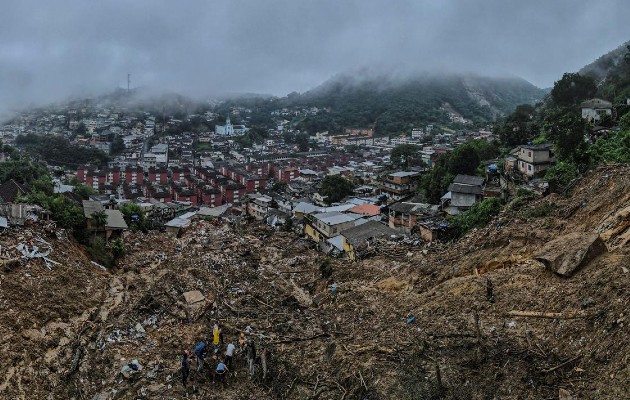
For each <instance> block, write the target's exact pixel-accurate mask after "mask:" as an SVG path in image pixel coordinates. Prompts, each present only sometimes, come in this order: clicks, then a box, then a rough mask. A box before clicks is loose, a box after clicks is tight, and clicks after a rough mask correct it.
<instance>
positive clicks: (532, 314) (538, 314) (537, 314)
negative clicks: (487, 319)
mask: <svg viewBox="0 0 630 400" xmlns="http://www.w3.org/2000/svg"><path fill="white" fill-rule="evenodd" d="M508 315H510V316H512V317H525V318H549V319H574V318H579V317H581V316H582V314H581V313H579V312H578V311H569V312H566V313H557V312H542V311H518V310H512V311H509V312H508Z"/></svg>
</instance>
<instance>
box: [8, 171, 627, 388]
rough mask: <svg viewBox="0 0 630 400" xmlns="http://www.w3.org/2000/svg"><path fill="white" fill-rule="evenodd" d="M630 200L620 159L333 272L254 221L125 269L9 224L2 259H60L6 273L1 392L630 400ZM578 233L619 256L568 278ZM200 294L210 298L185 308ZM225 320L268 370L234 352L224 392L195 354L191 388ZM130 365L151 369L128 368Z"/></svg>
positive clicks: (338, 265) (195, 235)
mask: <svg viewBox="0 0 630 400" xmlns="http://www.w3.org/2000/svg"><path fill="white" fill-rule="evenodd" d="M629 206H630V169H629V168H628V167H627V166H608V167H604V168H600V169H598V170H597V171H594V172H593V173H591V174H589V175H588V176H587V177H586V178H584V179H583V180H582V182H580V183H579V185H578V186H577V187H576V189H575V190H574V193H573V194H572V196H571V197H569V198H563V197H561V196H557V195H552V196H547V197H546V198H543V199H540V200H536V201H533V202H532V203H530V204H528V205H527V206H524V207H522V208H521V209H518V210H514V209H512V210H508V211H505V212H503V213H502V214H501V215H499V216H498V217H497V218H496V219H495V220H494V221H493V222H492V223H491V224H489V225H488V226H487V227H486V228H484V229H479V230H477V231H475V232H472V233H470V234H469V235H468V236H467V237H465V238H464V239H462V240H460V241H459V242H457V243H451V244H420V245H415V246H414V245H411V244H403V243H397V244H388V243H379V244H377V245H376V246H374V247H373V248H372V249H371V251H370V252H367V253H366V254H370V256H369V257H367V258H364V259H362V260H360V261H358V262H350V261H347V260H335V259H331V260H330V262H331V263H332V265H333V275H332V277H331V278H330V279H328V278H322V275H321V272H320V260H321V259H322V258H323V255H322V254H320V253H317V252H316V251H315V250H313V249H311V246H310V245H309V243H308V242H307V241H305V240H303V239H300V238H299V237H298V236H297V235H294V234H289V233H279V232H274V231H272V230H270V229H269V228H266V227H264V226H261V225H257V224H253V225H249V226H244V227H230V226H219V227H217V226H214V225H211V224H209V223H205V222H201V223H197V224H195V225H194V226H193V227H192V228H191V229H190V230H189V231H188V232H187V233H186V234H185V235H184V236H183V237H182V238H180V239H176V238H171V237H167V236H165V235H164V234H163V233H157V232H156V233H151V234H148V235H143V234H136V233H133V234H131V233H130V234H129V235H128V236H127V238H126V243H127V246H128V249H129V252H128V254H127V255H126V256H125V259H124V260H123V261H122V262H121V264H120V265H121V266H120V268H119V269H117V270H115V271H103V270H101V269H100V268H99V267H98V266H95V265H94V264H92V263H91V262H90V260H89V258H88V257H87V255H86V254H85V252H84V250H83V249H82V248H81V247H80V246H79V245H77V244H75V243H74V242H73V241H72V240H71V239H69V238H68V237H67V235H66V234H65V232H63V231H60V230H53V229H47V228H46V226H45V225H44V224H37V225H32V226H29V227H22V228H19V229H18V228H12V229H11V230H9V231H6V232H4V233H3V234H2V236H0V245H1V246H2V247H1V250H0V257H1V258H2V259H4V260H14V259H15V258H16V257H19V256H20V253H18V252H17V250H16V249H15V246H16V245H17V244H18V243H31V244H33V243H36V242H37V241H38V239H42V240H44V241H46V242H48V243H50V245H51V246H52V248H53V252H52V253H51V254H50V256H49V257H50V258H51V259H52V260H54V261H57V262H59V263H60V264H59V265H54V266H52V268H51V269H50V270H49V269H48V268H47V267H46V264H45V263H44V262H43V261H42V260H41V259H26V258H20V259H19V261H17V262H15V261H14V262H11V263H9V262H6V263H2V266H3V267H2V268H0V361H1V362H0V370H1V371H2V373H1V374H0V397H2V398H11V399H57V398H64V399H65V398H67V399H95V398H96V399H110V398H112V399H114V398H115V399H127V398H134V399H135V398H152V399H155V398H157V399H162V398H163V399H171V398H183V397H185V396H186V395H187V396H188V398H198V399H201V398H219V397H220V398H222V399H250V398H255V399H268V398H269V399H284V398H291V399H304V398H312V399H316V398H319V399H333V398H334V399H341V398H344V399H390V398H400V399H418V398H427V399H430V398H460V399H541V398H544V399H551V398H554V399H555V398H558V396H559V393H560V390H561V389H563V390H566V391H567V392H568V393H570V394H571V395H572V396H574V398H602V399H605V398H611V399H612V398H624V397H627V393H628V392H629V391H630V370H629V367H628V358H629V356H630V348H629V345H628V341H627V337H628V327H627V322H626V321H625V319H626V314H627V307H628V304H630V292H629V291H628V287H629V285H628V282H629V279H630V272H628V270H629V269H630V262H629V261H630V251H629V247H628V244H627V242H628V240H630V211H629V210H630V209H628V207H629ZM575 232H596V233H599V234H600V238H601V239H602V240H603V241H604V243H605V244H606V248H607V251H606V250H605V251H604V252H603V253H602V254H598V255H597V256H596V257H594V258H592V259H589V260H588V262H586V264H585V265H581V266H580V267H579V268H578V269H577V270H576V272H575V273H573V275H571V276H570V277H567V278H565V277H560V276H559V275H557V274H555V273H553V272H551V271H549V270H547V269H546V268H545V266H544V265H543V264H542V263H541V262H539V261H536V259H535V258H534V256H535V255H536V254H538V253H539V252H540V251H541V249H543V248H544V247H545V245H546V244H547V243H548V242H550V241H551V240H553V239H558V238H562V237H564V235H568V234H572V233H575ZM585 236H587V235H585ZM568 247H569V246H567V248H566V251H567V252H569V253H570V252H573V251H576V249H575V248H568ZM570 247H574V245H572V246H570ZM488 280H490V281H491V283H492V286H493V295H494V302H490V301H488V299H487V284H488ZM332 282H334V283H335V284H336V291H335V292H333V291H332V290H331V289H330V286H329V285H330V284H331V283H332ZM190 291H199V292H201V294H202V295H203V297H204V299H203V300H201V301H198V302H196V303H194V304H188V303H187V302H186V299H185V297H184V293H187V292H190ZM513 311H519V312H525V313H530V314H529V315H535V314H534V313H554V314H548V316H550V317H549V318H535V317H531V316H529V317H524V316H520V315H518V313H512V314H510V312H513ZM215 320H219V321H220V322H221V324H222V326H223V331H224V334H225V340H226V342H230V341H232V342H235V341H236V340H237V337H238V334H239V333H240V332H241V331H244V330H245V329H246V328H247V327H250V329H249V331H250V332H251V333H250V334H249V337H251V338H252V339H253V340H255V341H256V343H257V344H258V354H259V355H260V354H265V356H266V361H267V366H268V371H267V374H266V377H263V376H262V375H263V374H262V368H261V360H258V361H257V362H258V364H257V368H258V371H257V374H256V377H255V378H254V379H253V380H250V379H249V378H248V376H247V373H246V371H247V369H246V366H245V361H244V359H243V356H242V355H237V357H236V367H235V368H234V370H233V371H231V374H230V376H229V377H228V386H227V387H225V388H224V387H222V386H220V385H218V384H217V383H213V382H212V378H211V375H210V374H209V372H208V369H206V370H205V371H202V372H201V373H198V372H196V371H195V363H194V362H192V365H191V380H190V381H189V384H188V386H187V387H186V388H184V387H183V385H182V383H181V376H180V373H179V363H180V354H181V352H182V350H183V349H189V350H192V349H193V347H194V346H195V344H196V343H198V342H199V341H200V340H207V339H208V338H209V337H210V329H211V326H212V322H213V321H215ZM134 359H136V360H138V362H139V363H140V364H141V365H142V367H143V368H142V369H141V370H140V371H138V372H135V373H132V374H130V375H127V376H125V375H123V374H122V373H121V369H122V367H123V366H125V365H127V364H128V363H129V362H130V361H131V360H134ZM209 361H210V363H211V364H213V365H214V364H216V361H215V360H213V359H210V360H209ZM563 393H566V392H563Z"/></svg>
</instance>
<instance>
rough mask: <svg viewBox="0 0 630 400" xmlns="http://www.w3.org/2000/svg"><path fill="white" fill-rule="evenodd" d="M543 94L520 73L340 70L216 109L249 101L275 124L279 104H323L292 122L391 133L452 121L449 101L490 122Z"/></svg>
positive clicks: (257, 117)
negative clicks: (310, 85)
mask: <svg viewBox="0 0 630 400" xmlns="http://www.w3.org/2000/svg"><path fill="white" fill-rule="evenodd" d="M543 96H544V91H543V90H542V89H539V88H537V87H535V86H534V85H532V84H530V83H528V82H526V81H524V80H522V79H517V78H487V77H481V76H475V75H443V76H437V75H436V76H424V77H414V78H406V79H401V80H393V79H392V78H391V77H388V76H383V75H378V76H372V77H361V78H357V77H354V76H350V75H340V76H337V77H334V78H332V79H330V80H329V81H327V82H325V83H324V84H322V85H321V86H319V87H317V88H315V89H313V90H311V91H308V92H306V93H303V94H298V93H291V94H289V95H287V96H286V97H282V98H270V97H249V98H239V99H231V100H228V101H225V102H224V103H222V104H221V105H220V106H218V107H217V108H215V110H214V111H215V112H218V113H220V114H223V115H225V114H227V112H229V110H230V109H231V108H232V107H236V106H242V107H246V108H249V109H251V110H252V113H251V116H250V117H251V119H250V124H251V125H255V126H261V127H266V128H274V127H275V126H274V123H273V117H272V116H271V112H272V111H274V110H278V109H282V108H291V107H305V108H309V107H317V108H318V109H320V112H318V113H317V114H315V115H308V116H301V117H299V118H294V119H293V120H292V121H291V122H292V126H293V127H295V128H296V129H300V130H302V131H306V132H307V133H310V134H314V133H315V132H321V131H329V132H332V133H340V132H342V131H343V129H344V128H348V127H366V128H374V129H375V132H376V134H377V135H389V134H399V133H402V132H408V131H410V130H411V129H412V128H414V127H418V126H424V125H427V124H445V125H446V124H451V122H450V121H449V119H448V116H447V114H446V111H445V110H443V109H441V107H442V106H443V105H444V104H445V103H448V104H449V106H450V107H451V108H452V109H453V110H455V111H456V112H458V113H460V114H461V115H462V116H463V117H464V118H466V119H469V120H472V121H473V122H476V123H487V122H490V121H494V120H495V118H496V117H497V116H498V115H502V114H507V113H510V112H512V111H513V110H514V108H515V107H516V106H517V105H518V104H522V103H530V104H534V103H535V102H536V101H538V100H540V99H542V97H543ZM288 118H289V119H291V118H292V117H288ZM451 125H452V124H451Z"/></svg>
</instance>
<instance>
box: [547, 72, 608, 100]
mask: <svg viewBox="0 0 630 400" xmlns="http://www.w3.org/2000/svg"><path fill="white" fill-rule="evenodd" d="M595 93H597V85H595V81H594V80H593V78H591V77H588V76H582V75H580V74H579V73H568V72H567V73H565V74H564V75H562V79H560V80H559V81H556V82H555V83H554V84H553V89H551V98H552V99H553V102H554V103H555V104H556V106H559V107H571V106H576V105H578V104H579V103H580V102H581V101H584V100H586V99H589V98H591V97H593V96H594V95H595Z"/></svg>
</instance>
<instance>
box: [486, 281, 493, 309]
mask: <svg viewBox="0 0 630 400" xmlns="http://www.w3.org/2000/svg"><path fill="white" fill-rule="evenodd" d="M486 299H488V301H489V302H490V303H494V286H493V285H492V281H491V280H490V278H488V280H487V281H486Z"/></svg>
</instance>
